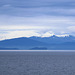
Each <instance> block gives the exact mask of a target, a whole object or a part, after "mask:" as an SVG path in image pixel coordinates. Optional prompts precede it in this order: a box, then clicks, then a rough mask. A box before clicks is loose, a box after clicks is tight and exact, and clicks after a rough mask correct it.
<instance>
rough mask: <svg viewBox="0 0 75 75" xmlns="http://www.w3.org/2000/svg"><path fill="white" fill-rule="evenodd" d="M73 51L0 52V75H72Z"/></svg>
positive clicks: (74, 59)
mask: <svg viewBox="0 0 75 75" xmlns="http://www.w3.org/2000/svg"><path fill="white" fill-rule="evenodd" d="M74 74H75V51H72V50H69V51H64V50H62V51H58V50H56V51H55V50H54V51H52V50H50V51H47V50H42V51H38V50H37V51H34V50H32V51H0V75H74Z"/></svg>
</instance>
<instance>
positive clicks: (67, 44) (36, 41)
mask: <svg viewBox="0 0 75 75" xmlns="http://www.w3.org/2000/svg"><path fill="white" fill-rule="evenodd" d="M7 49H8V50H9V49H10V50H13V49H17V50H32V49H35V50H37V49H39V50H42V49H48V50H75V37H74V36H71V35H69V36H65V37H57V36H55V35H53V36H51V37H35V36H33V37H28V38H27V37H21V38H14V39H7V40H2V41H0V50H7Z"/></svg>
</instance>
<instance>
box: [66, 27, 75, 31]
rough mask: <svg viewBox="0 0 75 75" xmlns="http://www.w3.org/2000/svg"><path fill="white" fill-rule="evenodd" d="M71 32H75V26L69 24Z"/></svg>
mask: <svg viewBox="0 0 75 75" xmlns="http://www.w3.org/2000/svg"><path fill="white" fill-rule="evenodd" d="M67 29H68V30H69V31H70V32H75V26H69V27H68V28H67Z"/></svg>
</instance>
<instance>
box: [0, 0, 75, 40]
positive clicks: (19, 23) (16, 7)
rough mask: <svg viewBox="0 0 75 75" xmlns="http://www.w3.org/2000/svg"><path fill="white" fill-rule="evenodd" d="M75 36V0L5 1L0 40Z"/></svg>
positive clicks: (1, 10)
mask: <svg viewBox="0 0 75 75" xmlns="http://www.w3.org/2000/svg"><path fill="white" fill-rule="evenodd" d="M54 34H55V35H59V36H62V35H63V36H64V35H75V0H1V1H0V39H10V38H16V37H24V36H25V37H29V36H44V37H47V36H51V35H54Z"/></svg>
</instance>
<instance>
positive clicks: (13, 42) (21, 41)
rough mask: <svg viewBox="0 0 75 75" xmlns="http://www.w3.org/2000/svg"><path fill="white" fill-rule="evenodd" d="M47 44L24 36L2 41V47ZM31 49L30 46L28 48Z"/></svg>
mask: <svg viewBox="0 0 75 75" xmlns="http://www.w3.org/2000/svg"><path fill="white" fill-rule="evenodd" d="M44 45H47V44H46V43H44V42H40V41H37V40H33V39H30V38H26V37H22V38H15V39H8V40H3V41H0V47H9V48H11V47H14V48H20V49H22V48H26V49H27V48H28V47H34V46H44ZM28 49H29V48H28Z"/></svg>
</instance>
